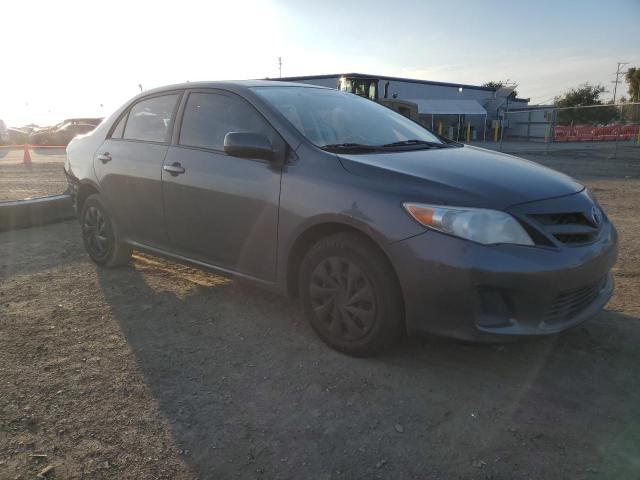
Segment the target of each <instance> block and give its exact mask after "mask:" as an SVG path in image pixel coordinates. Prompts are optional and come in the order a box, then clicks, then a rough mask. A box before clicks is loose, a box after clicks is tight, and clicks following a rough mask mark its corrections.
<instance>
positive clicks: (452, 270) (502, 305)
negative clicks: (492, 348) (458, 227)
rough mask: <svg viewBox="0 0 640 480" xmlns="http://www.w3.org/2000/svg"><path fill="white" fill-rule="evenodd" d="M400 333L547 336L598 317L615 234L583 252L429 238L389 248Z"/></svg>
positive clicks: (605, 232) (607, 231) (607, 292)
mask: <svg viewBox="0 0 640 480" xmlns="http://www.w3.org/2000/svg"><path fill="white" fill-rule="evenodd" d="M389 255H390V256H391V260H392V262H393V264H394V265H395V267H396V272H397V273H398V277H399V280H400V284H401V288H402V292H403V296H404V302H405V314H406V322H407V329H408V330H409V331H410V332H425V333H433V334H437V335H443V336H448V337H454V338H460V339H464V340H472V341H500V340H506V339H508V338H510V337H520V336H531V335H548V334H553V333H558V332H560V331H563V330H566V329H568V328H571V327H573V326H575V325H578V324H580V323H582V322H583V321H585V320H587V319H588V318H590V317H592V316H593V315H595V314H597V313H598V312H599V311H600V310H601V309H602V308H603V307H604V305H605V304H606V303H607V302H608V301H609V299H610V298H611V295H612V294H613V278H612V276H611V274H610V270H611V267H612V266H613V264H614V263H615V260H616V256H617V233H616V231H615V228H614V227H613V225H611V224H610V223H609V222H607V223H606V225H604V226H603V227H602V231H601V233H600V235H599V237H598V240H597V241H596V242H594V243H592V244H590V245H587V246H583V247H565V248H544V247H524V246H517V245H491V246H486V245H479V244H476V243H472V242H468V241H465V240H461V239H458V238H455V237H450V236H447V235H443V234H440V233H438V232H434V231H428V232H425V233H424V234H421V235H418V236H415V237H412V238H409V239H407V240H403V241H401V242H397V243H395V244H393V245H392V246H391V247H390V249H389Z"/></svg>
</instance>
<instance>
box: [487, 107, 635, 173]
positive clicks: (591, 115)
mask: <svg viewBox="0 0 640 480" xmlns="http://www.w3.org/2000/svg"><path fill="white" fill-rule="evenodd" d="M499 116H500V118H499V119H498V120H495V121H493V122H491V131H492V133H491V140H493V141H494V143H496V144H497V145H495V147H497V148H496V149H497V150H501V151H514V150H515V151H540V150H542V151H545V152H563V151H566V152H579V151H590V152H600V154H601V156H603V157H605V158H617V157H618V156H624V157H625V158H626V157H629V158H630V159H636V160H639V161H640V103H622V104H616V105H593V106H583V107H568V108H556V107H554V106H531V107H525V108H514V109H509V110H503V111H501V112H500V113H499Z"/></svg>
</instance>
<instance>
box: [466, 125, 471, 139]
mask: <svg viewBox="0 0 640 480" xmlns="http://www.w3.org/2000/svg"><path fill="white" fill-rule="evenodd" d="M470 141H471V123H467V143H469V142H470Z"/></svg>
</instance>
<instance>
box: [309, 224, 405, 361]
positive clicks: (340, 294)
mask: <svg viewBox="0 0 640 480" xmlns="http://www.w3.org/2000/svg"><path fill="white" fill-rule="evenodd" d="M300 268H301V270H300V286H299V291H300V296H301V300H302V305H303V308H304V311H305V315H306V316H307V318H308V320H309V323H310V324H311V326H312V327H313V329H314V331H315V332H316V333H317V334H318V336H319V337H320V338H321V339H322V340H323V341H324V342H325V343H326V344H327V345H329V346H330V347H332V348H334V349H336V350H338V351H341V352H343V353H346V354H349V355H356V356H364V355H370V354H373V353H376V352H378V351H380V350H382V349H384V348H386V347H388V346H390V345H391V344H393V343H395V342H396V340H397V339H398V338H399V337H400V335H401V334H402V332H403V328H402V325H403V311H402V298H401V294H400V289H399V287H398V283H397V280H396V277H395V273H394V272H393V270H392V268H391V266H390V265H389V262H388V261H387V259H386V258H384V256H383V254H382V253H381V252H379V251H378V250H377V249H376V248H374V247H372V246H371V245H370V244H369V243H368V242H366V241H364V240H363V239H361V238H360V237H359V236H358V235H355V234H351V233H339V234H335V235H331V236H329V237H326V238H323V239H321V240H320V241H318V242H317V243H316V244H315V245H314V246H313V247H312V248H311V249H310V250H309V251H308V252H307V254H306V255H305V257H304V259H303V261H302V265H301V267H300Z"/></svg>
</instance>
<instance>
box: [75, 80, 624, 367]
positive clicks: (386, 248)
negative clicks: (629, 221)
mask: <svg viewBox="0 0 640 480" xmlns="http://www.w3.org/2000/svg"><path fill="white" fill-rule="evenodd" d="M65 171H66V173H67V177H68V180H69V184H70V186H71V189H72V192H73V196H74V201H75V205H76V207H77V210H78V213H79V218H80V223H81V225H82V235H83V240H84V243H85V246H86V249H87V252H88V254H89V256H90V257H91V258H92V259H93V260H94V261H95V262H96V263H97V264H99V265H103V266H107V267H115V266H118V265H122V264H125V263H126V262H127V261H128V260H129V258H130V254H131V250H132V249H137V250H142V251H147V252H150V253H152V254H156V255H161V256H164V257H167V258H170V259H173V260H176V261H179V262H185V263H189V264H192V265H196V266H198V267H201V268H205V269H209V270H212V271H215V272H219V273H222V274H227V275H233V276H239V277H243V278H246V279H250V280H253V281H255V282H258V283H259V284H261V285H263V286H265V287H267V288H269V289H272V290H274V291H277V292H279V293H283V294H288V295H291V296H298V297H299V298H300V299H301V302H302V305H303V308H304V311H305V314H306V316H307V318H308V320H309V322H310V324H311V325H312V327H313V329H314V330H315V331H316V332H317V334H318V335H319V336H320V338H321V339H322V340H324V341H325V342H326V343H327V344H328V345H330V346H331V347H333V348H335V349H338V350H340V351H342V352H345V353H348V354H353V355H364V354H369V353H371V352H375V351H378V350H380V349H381V348H384V347H386V346H389V345H390V344H392V343H394V342H395V341H396V340H397V339H398V338H399V337H400V336H401V335H402V334H404V333H406V332H409V333H414V332H426V333H433V334H438V335H445V336H450V337H456V338H461V339H466V340H476V341H496V340H502V339H513V338H518V337H523V336H531V335H546V334H553V333H557V332H560V331H562V330H565V329H567V328H569V327H572V326H574V325H577V324H579V323H580V322H582V321H584V320H586V319H587V318H589V317H591V316H592V315H594V314H596V313H597V312H598V311H600V310H601V309H602V307H603V306H604V305H605V304H606V302H607V301H608V300H609V298H610V297H611V295H612V291H613V280H612V277H611V274H610V269H611V267H612V265H613V264H614V262H615V259H616V252H617V248H616V243H617V235H616V231H615V228H614V227H613V225H612V224H611V223H610V221H609V219H608V218H607V216H606V215H605V213H604V212H603V211H602V209H601V208H600V207H599V205H598V203H597V202H596V201H595V199H594V198H593V197H592V196H591V195H590V193H589V192H587V191H586V189H585V188H584V187H583V186H582V185H580V184H579V183H577V182H576V181H574V180H572V179H571V178H569V177H567V176H565V175H562V174H560V173H557V172H555V171H553V170H550V169H547V168H544V167H542V166H539V165H537V164H534V163H531V162H528V161H525V160H522V159H519V158H516V157H513V156H509V155H503V154H499V153H495V152H490V151H487V150H483V149H480V148H475V147H471V146H465V145H461V144H458V143H454V142H449V141H447V140H445V139H442V138H440V137H438V136H437V135H435V134H433V133H431V132H430V131H428V130H426V129H424V128H423V127H421V126H420V125H418V124H416V123H414V122H412V121H411V120H409V119H407V118H405V117H403V116H401V115H399V114H397V113H395V112H393V111H391V110H389V109H387V108H386V107H383V106H381V105H379V104H377V103H375V102H373V101H370V100H367V99H363V98H360V97H357V96H355V95H352V94H348V93H343V92H339V91H337V90H333V89H328V88H322V87H315V86H309V85H299V84H291V83H283V82H268V81H245V82H206V83H187V84H182V85H173V86H168V87H164V88H159V89H156V90H153V91H149V92H145V93H143V94H141V95H139V96H137V97H136V98H134V99H132V100H131V101H129V102H127V103H126V104H125V105H123V106H122V108H120V109H119V110H118V111H117V112H115V113H114V114H113V115H111V116H110V117H109V118H108V119H106V120H105V121H104V122H102V123H101V124H100V126H98V127H97V128H96V129H95V130H94V131H93V132H91V133H90V134H88V135H85V136H82V137H78V138H76V139H74V140H73V141H72V142H71V143H70V144H69V146H68V148H67V161H66V164H65Z"/></svg>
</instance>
